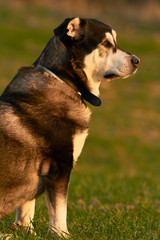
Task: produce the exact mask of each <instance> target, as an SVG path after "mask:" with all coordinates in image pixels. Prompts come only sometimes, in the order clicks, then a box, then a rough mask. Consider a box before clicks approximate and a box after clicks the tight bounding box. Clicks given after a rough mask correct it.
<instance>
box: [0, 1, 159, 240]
mask: <svg viewBox="0 0 160 240" xmlns="http://www.w3.org/2000/svg"><path fill="white" fill-rule="evenodd" d="M52 12H53V10H51V9H48V8H41V7H40V6H39V7H35V6H33V7H32V8H29V7H26V8H23V7H21V8H16V7H11V6H10V7H9V6H8V5H7V4H4V5H3V6H2V7H1V8H0V20H1V21H0V31H1V38H0V52H1V55H0V66H1V68H0V69H1V70H0V91H2V90H3V89H4V87H5V86H6V85H7V83H8V82H9V81H10V79H12V77H13V76H14V74H15V73H16V71H17V69H18V68H19V67H20V66H22V65H30V64H32V63H33V62H34V60H35V59H36V57H38V55H39V54H40V52H41V50H42V48H43V47H44V45H45V43H46V42H47V41H48V39H49V38H50V36H51V35H52V29H53V28H54V27H55V26H56V25H57V24H59V23H60V21H61V19H62V17H63V14H62V12H54V14H53V15H54V16H53V15H52ZM95 17H97V16H95ZM101 18H102V19H104V20H105V21H106V19H105V16H104V15H103V14H102V16H101ZM117 19H118V15H117ZM2 20H3V21H2ZM114 21H115V20H114ZM124 22H127V24H126V25H125V26H123V24H122V23H124ZM114 25H115V26H116V29H122V28H125V30H123V32H121V31H120V30H119V38H118V41H119V43H120V46H121V47H122V48H124V49H126V50H128V51H131V52H133V53H135V54H136V55H137V56H139V57H140V58H141V66H140V68H139V70H138V72H137V74H136V75H135V76H134V77H132V78H130V79H125V80H119V81H115V82H112V83H109V84H106V83H103V84H102V88H101V99H102V104H103V105H102V107H101V108H92V109H93V114H92V120H91V124H90V135H89V137H88V139H87V141H86V145H85V147H84V151H83V153H82V155H81V157H80V159H79V162H78V163H77V165H76V167H75V169H74V171H73V173H72V176H71V182H70V188H69V199H68V228H69V231H70V233H71V237H70V239H75V240H82V239H83V240H84V239H85V240H90V239H94V240H101V239H106V240H111V239H112V240H132V239H133V240H156V239H160V175H159V169H160V160H159V157H160V82H159V80H160V69H159V65H160V59H159V55H160V40H159V33H158V31H159V30H158V29H159V28H158V27H157V26H158V24H157V25H156V23H155V24H154V27H153V28H152V27H151V26H153V25H152V24H151V22H150V23H146V22H143V21H140V20H139V21H138V22H137V21H136V20H135V21H134V20H133V21H131V20H130V21H129V22H128V21H127V19H125V17H124V19H120V20H119V22H116V21H115V22H114ZM124 32H125V34H124ZM14 218H15V213H13V214H12V215H10V216H7V217H6V218H5V219H3V220H2V221H1V222H0V230H1V232H3V233H10V230H9V229H8V225H9V224H10V223H12V222H13V221H14ZM48 220H49V218H48V212H47V207H46V203H45V196H44V195H42V196H41V197H40V198H39V199H38V200H37V205H36V213H35V219H34V223H33V224H34V226H35V231H36V233H37V236H30V235H26V234H25V233H24V232H22V231H18V232H17V231H15V232H14V235H13V237H12V239H53V237H52V236H51V235H50V234H48V232H47V229H48ZM55 238H56V236H55Z"/></svg>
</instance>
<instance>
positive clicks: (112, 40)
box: [106, 32, 114, 45]
mask: <svg viewBox="0 0 160 240" xmlns="http://www.w3.org/2000/svg"><path fill="white" fill-rule="evenodd" d="M106 38H107V39H108V40H109V41H110V42H111V44H113V45H114V39H113V36H112V34H111V33H109V32H107V33H106Z"/></svg>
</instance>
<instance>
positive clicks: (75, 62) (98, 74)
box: [40, 18, 140, 95]
mask: <svg viewBox="0 0 160 240" xmlns="http://www.w3.org/2000/svg"><path fill="white" fill-rule="evenodd" d="M54 34H55V37H54V40H52V41H50V42H49V45H47V46H49V47H48V48H47V47H46V48H45V49H44V51H43V58H44V59H46V60H45V62H42V63H43V65H45V64H46V62H47V59H48V58H49V59H50V60H49V62H50V65H49V64H48V66H47V65H45V66H46V67H48V68H49V69H50V70H52V71H56V72H58V71H61V70H63V71H67V72H68V73H69V74H70V75H72V77H73V75H74V77H75V76H76V78H77V79H78V81H81V82H83V84H84V85H85V86H86V88H87V89H88V90H89V91H90V92H92V93H93V94H95V95H99V85H100V83H101V82H102V81H104V80H108V81H110V80H113V79H117V78H127V77H129V76H130V75H133V74H134V73H135V72H136V70H137V67H138V65H139V62H140V60H139V58H137V57H136V56H135V55H132V54H130V53H128V52H126V51H124V50H122V49H121V48H119V46H118V44H117V41H116V32H115V31H114V30H113V29H112V28H111V27H109V26H108V25H106V24H104V23H102V22H99V21H97V20H94V19H80V18H71V19H66V20H65V21H64V22H63V23H62V24H61V25H60V26H59V27H58V28H56V29H55V30H54ZM53 45H56V48H55V46H54V47H53ZM57 49H58V51H59V52H58V53H56V54H55V51H57ZM46 54H48V55H47V56H46ZM57 54H58V57H57ZM49 55H50V56H49ZM53 55H54V57H53ZM55 59H56V61H55ZM60 59H61V61H60ZM49 62H48V63H49ZM40 63H41V62H40ZM57 69H58V71H57ZM71 72H72V73H71ZM73 72H74V74H73ZM77 84H78V83H77Z"/></svg>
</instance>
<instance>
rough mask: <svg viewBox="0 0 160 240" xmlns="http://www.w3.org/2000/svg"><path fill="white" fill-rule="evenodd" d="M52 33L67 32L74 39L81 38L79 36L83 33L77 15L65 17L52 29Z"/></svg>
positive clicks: (60, 33)
mask: <svg viewBox="0 0 160 240" xmlns="http://www.w3.org/2000/svg"><path fill="white" fill-rule="evenodd" d="M54 34H55V35H57V36H63V35H64V34H67V35H68V36H69V37H71V38H73V39H75V40H77V39H79V38H81V36H82V35H84V30H83V28H82V26H81V20H80V19H79V18H78V17H76V18H67V19H65V20H64V22H63V23H62V24H61V25H60V26H59V27H57V28H56V29H55V30H54Z"/></svg>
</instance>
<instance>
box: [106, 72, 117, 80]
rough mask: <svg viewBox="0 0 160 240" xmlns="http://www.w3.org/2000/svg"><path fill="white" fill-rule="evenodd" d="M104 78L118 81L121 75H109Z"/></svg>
mask: <svg viewBox="0 0 160 240" xmlns="http://www.w3.org/2000/svg"><path fill="white" fill-rule="evenodd" d="M104 78H106V79H108V80H112V79H116V78H119V75H117V74H114V73H109V74H105V75H104Z"/></svg>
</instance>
